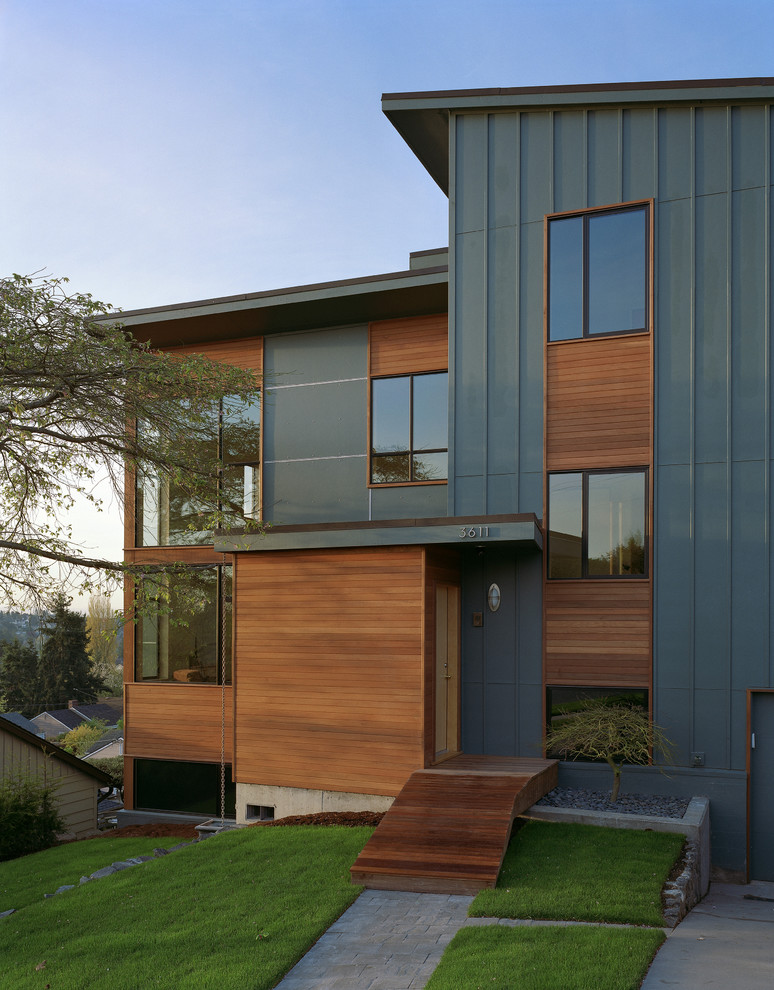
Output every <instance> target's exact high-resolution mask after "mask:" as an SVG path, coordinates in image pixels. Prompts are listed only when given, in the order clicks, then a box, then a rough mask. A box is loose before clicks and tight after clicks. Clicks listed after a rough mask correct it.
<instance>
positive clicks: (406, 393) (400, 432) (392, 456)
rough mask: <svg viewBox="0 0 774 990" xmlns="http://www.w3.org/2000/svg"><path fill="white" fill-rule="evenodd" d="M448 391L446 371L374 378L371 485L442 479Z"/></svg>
mask: <svg viewBox="0 0 774 990" xmlns="http://www.w3.org/2000/svg"><path fill="white" fill-rule="evenodd" d="M448 387H449V375H448V372H446V371H441V372H434V373H431V374H423V375H401V376H399V377H395V378H374V379H372V381H371V482H372V484H375V485H382V484H411V483H416V482H421V481H445V480H446V477H447V473H448V468H447V460H448V439H447V438H448Z"/></svg>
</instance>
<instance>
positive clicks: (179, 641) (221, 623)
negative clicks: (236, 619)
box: [135, 566, 232, 684]
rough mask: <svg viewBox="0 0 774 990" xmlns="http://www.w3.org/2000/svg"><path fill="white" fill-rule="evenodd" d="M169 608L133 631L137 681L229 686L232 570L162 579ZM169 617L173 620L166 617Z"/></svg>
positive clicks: (191, 572) (144, 618) (217, 569)
mask: <svg viewBox="0 0 774 990" xmlns="http://www.w3.org/2000/svg"><path fill="white" fill-rule="evenodd" d="M164 580H165V581H166V583H167V587H168V590H169V602H168V607H167V606H166V605H165V606H164V607H163V608H161V609H159V612H160V613H161V614H158V615H155V616H152V617H148V616H141V617H140V618H139V619H138V621H137V625H136V627H135V630H136V631H135V677H136V679H137V680H138V681H168V682H172V683H178V684H192V683H193V684H219V683H221V682H222V677H221V666H222V657H223V651H224V650H225V680H226V683H227V684H230V683H231V636H232V632H231V625H232V623H231V618H232V595H231V567H228V566H227V567H211V568H207V569H203V570H195V569H191V570H189V571H181V572H180V573H179V574H170V575H168V576H167V577H165V578H164ZM166 612H169V614H164V613H166Z"/></svg>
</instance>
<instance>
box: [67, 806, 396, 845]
mask: <svg viewBox="0 0 774 990" xmlns="http://www.w3.org/2000/svg"><path fill="white" fill-rule="evenodd" d="M383 817H384V812H377V811H322V812H318V813H317V814H314V815H289V816H288V817H287V818H278V819H277V820H276V821H273V822H252V823H251V825H250V827H251V828H252V827H253V825H256V826H259V827H261V828H268V827H269V826H272V825H344V826H346V827H347V828H357V827H358V826H361V825H365V826H368V827H369V828H375V827H376V826H377V825H378V824H379V822H380V821H381V820H382V818H383ZM143 836H145V837H147V838H150V839H166V838H177V839H189V840H190V839H197V838H198V837H199V833H198V832H197V831H196V828H195V827H194V826H193V825H185V824H175V823H174V822H170V823H168V824H158V823H157V824H153V825H124V827H123V828H111V829H107V830H105V831H104V832H95V833H94V834H93V835H90V836H86V838H89V839H96V838H110V839H135V838H140V837H143Z"/></svg>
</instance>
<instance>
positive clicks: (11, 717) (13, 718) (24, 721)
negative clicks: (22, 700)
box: [0, 712, 41, 736]
mask: <svg viewBox="0 0 774 990" xmlns="http://www.w3.org/2000/svg"><path fill="white" fill-rule="evenodd" d="M0 718H5V719H8V721H9V722H13V723H14V724H15V725H18V726H21V728H22V729H26V730H27V732H31V733H32V734H33V736H38V735H41V733H39V732H38V727H37V725H35V723H34V722H31V721H30V720H29V719H28V718H25V717H24V716H23V715H22V714H21V713H20V712H4V713H3V714H2V715H0Z"/></svg>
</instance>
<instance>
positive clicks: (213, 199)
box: [0, 0, 774, 607]
mask: <svg viewBox="0 0 774 990" xmlns="http://www.w3.org/2000/svg"><path fill="white" fill-rule="evenodd" d="M773 38H774V3H772V2H771V0H736V2H719V0H628V2H627V0H616V2H610V0H588V2H585V3H583V2H573V0H529V2H525V0H511V2H505V0H465V2H463V0H445V2H439V0H209V2H206V0H0V134H1V135H2V142H0V189H1V190H2V194H1V195H0V272H2V273H3V274H7V273H10V272H21V273H24V274H29V273H32V272H34V271H38V270H41V269H42V270H45V271H47V272H49V273H51V274H54V275H65V276H69V277H70V279H71V283H72V286H73V287H74V288H76V289H78V290H80V291H87V292H91V293H92V294H93V295H94V296H95V297H96V298H98V299H102V300H104V301H106V302H109V303H111V304H113V305H114V306H118V307H121V308H123V309H133V308H140V307H144V306H156V305H163V304H166V303H175V302H182V301H185V300H193V299H202V298H207V297H211V296H222V295H230V294H234V293H242V292H253V291H260V290H263V289H272V288H280V287H283V286H289V285H298V284H303V283H307V282H319V281H326V280H328V279H339V278H349V277H355V276H360V275H369V274H375V273H378V272H387V271H396V270H400V269H403V268H405V267H407V263H408V253H409V251H413V250H425V249H428V248H433V247H438V246H441V245H443V244H445V243H446V242H447V239H448V235H447V213H446V206H447V204H446V200H445V198H444V196H443V194H442V193H441V192H440V190H439V189H438V188H437V187H436V185H435V184H434V182H433V181H432V180H431V179H430V178H429V176H428V175H427V174H426V173H425V171H424V170H423V168H422V167H421V165H420V164H419V162H418V161H417V160H416V159H415V158H414V157H413V155H412V154H411V152H410V151H409V150H408V148H407V147H406V146H405V144H404V143H403V141H402V140H401V138H400V137H399V136H398V134H397V132H396V131H394V130H393V128H392V126H391V125H390V124H389V123H388V121H387V119H386V118H385V117H384V115H383V114H382V112H381V108H380V99H381V94H382V93H385V92H386V93H390V92H407V91H422V90H443V89H471V88H479V87H498V86H539V85H550V84H577V83H590V82H616V81H629V80H633V81H636V80H650V79H693V78H697V79H698V78H719V77H727V76H728V77H735V76H767V75H769V76H774V56H773V55H772V50H773V49H772V39H773ZM75 523H76V526H77V527H78V529H79V531H82V532H87V533H88V537H84V542H85V545H86V546H87V547H88V548H89V549H95V550H97V551H98V552H103V553H108V554H111V555H120V545H121V530H120V522H119V519H118V513H117V509H116V507H115V506H112V507H110V509H109V511H108V512H106V513H104V514H102V515H101V516H98V517H96V518H95V517H94V515H93V514H90V515H89V514H86V513H84V514H79V516H78V518H77V519H76V520H75ZM0 604H2V603H0ZM81 607H83V604H82V603H81Z"/></svg>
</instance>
